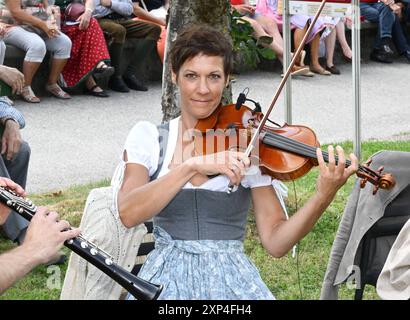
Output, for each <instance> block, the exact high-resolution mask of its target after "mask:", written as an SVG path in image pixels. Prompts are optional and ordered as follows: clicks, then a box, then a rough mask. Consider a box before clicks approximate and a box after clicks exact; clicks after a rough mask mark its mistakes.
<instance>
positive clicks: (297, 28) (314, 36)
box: [256, 0, 331, 76]
mask: <svg viewBox="0 0 410 320" xmlns="http://www.w3.org/2000/svg"><path fill="white" fill-rule="evenodd" d="M278 4H279V3H278V0H259V1H258V4H257V6H256V12H257V13H258V14H260V15H261V17H263V18H259V16H258V18H257V20H260V19H269V20H273V21H275V23H276V24H277V25H278V26H279V27H280V28H282V24H283V21H282V14H281V13H280V12H279V11H278ZM311 19H312V17H309V16H307V15H292V16H291V18H290V23H291V28H292V29H294V47H295V48H297V47H299V44H300V43H301V42H302V39H303V37H304V35H305V34H306V31H307V29H308V27H309V21H310V20H311ZM326 27H329V22H326V21H325V20H324V19H323V18H322V17H319V18H318V20H317V21H316V23H315V25H314V27H313V29H312V32H311V34H309V36H308V38H307V40H306V44H309V45H310V56H311V59H310V60H311V62H310V66H309V69H310V71H312V72H314V73H317V74H320V75H331V72H330V71H328V70H326V69H325V68H323V67H322V66H321V65H320V63H319V45H320V37H321V34H322V32H323V31H324V30H325V29H326ZM303 59H304V55H301V58H300V61H299V65H300V66H304V62H303ZM312 72H309V73H307V74H306V75H307V76H313V73H312Z"/></svg>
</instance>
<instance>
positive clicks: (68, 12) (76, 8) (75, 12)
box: [64, 2, 85, 22]
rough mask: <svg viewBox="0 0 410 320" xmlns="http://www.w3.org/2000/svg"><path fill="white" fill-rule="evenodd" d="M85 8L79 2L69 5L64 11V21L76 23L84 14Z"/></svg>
mask: <svg viewBox="0 0 410 320" xmlns="http://www.w3.org/2000/svg"><path fill="white" fill-rule="evenodd" d="M84 11H85V6H84V5H83V4H82V3H79V2H72V3H70V4H69V5H68V6H67V7H66V8H65V11H64V16H65V20H66V21H70V22H76V21H77V19H78V18H79V17H80V16H81V15H82V14H83V13H84Z"/></svg>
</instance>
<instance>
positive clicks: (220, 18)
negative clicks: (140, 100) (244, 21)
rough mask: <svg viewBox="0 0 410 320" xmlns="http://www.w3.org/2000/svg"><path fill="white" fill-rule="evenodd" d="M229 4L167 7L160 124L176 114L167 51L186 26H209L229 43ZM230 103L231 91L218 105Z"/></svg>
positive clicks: (178, 0) (209, 1)
mask: <svg viewBox="0 0 410 320" xmlns="http://www.w3.org/2000/svg"><path fill="white" fill-rule="evenodd" d="M229 10H230V1H229V0H171V1H170V7H169V17H168V28H167V43H166V47H165V59H164V67H163V75H162V112H163V119H162V121H163V122H166V121H169V120H171V119H173V118H175V117H177V116H178V115H179V114H180V109H179V105H178V97H177V88H176V86H175V85H174V84H173V83H172V73H171V67H170V62H169V54H168V51H169V48H170V47H171V43H172V42H173V41H175V39H176V37H177V34H178V33H179V31H181V30H182V29H183V28H184V27H185V26H187V25H189V24H208V25H211V26H213V27H215V28H217V29H218V30H220V31H221V32H223V33H224V34H225V35H227V37H228V39H230V18H229ZM231 101H232V92H231V87H230V86H229V87H228V88H227V89H226V90H225V92H224V95H223V102H222V103H224V104H225V103H230V102H231Z"/></svg>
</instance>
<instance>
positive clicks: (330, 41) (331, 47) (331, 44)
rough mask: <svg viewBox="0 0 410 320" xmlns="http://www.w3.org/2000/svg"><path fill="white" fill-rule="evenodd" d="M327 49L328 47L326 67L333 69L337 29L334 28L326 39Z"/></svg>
mask: <svg viewBox="0 0 410 320" xmlns="http://www.w3.org/2000/svg"><path fill="white" fill-rule="evenodd" d="M324 41H325V47H326V66H327V67H332V66H333V65H334V63H333V59H334V54H335V44H336V28H333V30H332V32H330V33H329V34H328V35H327V37H326V38H325V40H324Z"/></svg>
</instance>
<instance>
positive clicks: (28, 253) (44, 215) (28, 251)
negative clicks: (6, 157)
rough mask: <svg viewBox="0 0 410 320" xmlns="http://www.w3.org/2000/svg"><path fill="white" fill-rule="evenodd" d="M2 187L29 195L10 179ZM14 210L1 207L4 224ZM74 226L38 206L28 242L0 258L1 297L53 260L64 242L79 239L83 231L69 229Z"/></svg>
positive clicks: (0, 182) (0, 181)
mask: <svg viewBox="0 0 410 320" xmlns="http://www.w3.org/2000/svg"><path fill="white" fill-rule="evenodd" d="M0 186H2V187H7V188H9V189H12V190H13V191H14V192H15V193H17V194H18V195H20V196H25V192H24V189H23V188H22V187H21V186H19V185H18V184H16V183H14V182H13V181H11V180H10V179H7V178H0ZM9 213H10V209H9V208H8V207H6V206H4V205H3V204H0V225H2V224H3V223H4V222H5V221H6V220H7V218H8V215H9ZM69 227H70V224H69V223H68V222H67V221H65V220H59V218H58V214H57V213H56V212H52V211H50V210H49V209H48V208H46V207H38V208H37V212H36V214H35V215H34V217H33V218H32V220H31V222H30V225H29V227H28V230H27V236H26V239H25V241H24V243H23V244H22V245H21V246H19V247H17V248H15V249H12V250H10V251H8V252H6V253H3V254H1V255H0V270H1V272H0V295H1V294H2V293H3V292H4V291H5V290H7V289H8V288H9V287H10V286H12V285H13V284H14V283H15V282H16V281H17V280H19V279H20V278H22V277H24V276H25V275H26V274H27V273H28V272H30V271H31V270H32V269H33V268H35V267H36V266H37V265H39V264H42V263H47V262H48V261H49V260H51V259H53V258H54V257H55V256H56V255H57V253H58V250H59V249H60V248H61V247H62V245H63V243H64V241H66V240H68V239H72V238H74V237H77V236H78V235H79V234H80V230H79V229H72V230H66V229H68V228H69Z"/></svg>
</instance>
